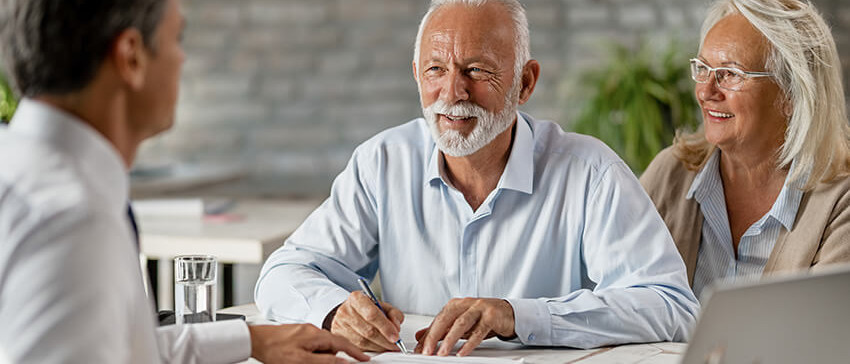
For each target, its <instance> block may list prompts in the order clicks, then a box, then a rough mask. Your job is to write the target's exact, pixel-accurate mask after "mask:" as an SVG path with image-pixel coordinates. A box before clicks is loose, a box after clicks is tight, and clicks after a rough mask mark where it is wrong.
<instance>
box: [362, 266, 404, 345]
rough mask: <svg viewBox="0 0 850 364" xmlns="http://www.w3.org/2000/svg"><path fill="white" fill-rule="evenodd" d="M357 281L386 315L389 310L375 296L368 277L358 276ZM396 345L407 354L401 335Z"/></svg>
mask: <svg viewBox="0 0 850 364" xmlns="http://www.w3.org/2000/svg"><path fill="white" fill-rule="evenodd" d="M357 283H360V288H362V289H363V293H365V294H366V295H367V296H369V298H370V299H371V300H372V302H373V303H374V304H375V306H378V309H379V310H381V312H383V313H384V316H386V315H387V311H384V308H383V307H381V303H380V302H378V297H375V294H374V293H372V289H371V288H369V283H368V282H366V278H363V277H360V278H357ZM395 345H396V346H398V348H399V349H401V353H402V354H407V348H405V347H404V343H403V342H402V341H401V338H400V337H399V338H398V340H397V341H396V342H395Z"/></svg>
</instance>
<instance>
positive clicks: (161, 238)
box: [139, 200, 321, 308]
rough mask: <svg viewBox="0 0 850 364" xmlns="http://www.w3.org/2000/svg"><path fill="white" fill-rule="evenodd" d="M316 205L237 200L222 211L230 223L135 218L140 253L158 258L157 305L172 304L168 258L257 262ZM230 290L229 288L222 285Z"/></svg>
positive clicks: (312, 202)
mask: <svg viewBox="0 0 850 364" xmlns="http://www.w3.org/2000/svg"><path fill="white" fill-rule="evenodd" d="M320 203H321V201H318V200H305V201H292V200H241V201H237V202H236V205H235V206H234V207H233V208H232V209H230V210H229V211H227V214H228V215H230V216H231V217H233V218H235V220H233V221H221V220H220V219H219V220H211V219H209V218H204V219H201V218H175V217H167V218H161V217H150V216H139V230H140V231H139V233H140V243H141V252H142V254H143V255H144V256H146V257H147V258H149V259H158V260H159V265H158V269H157V277H156V279H157V281H158V282H161V284H158V285H157V287H158V288H157V301H158V304H159V307H160V308H168V307H171V305H172V302H173V295H174V291H173V286H174V285H173V283H172V282H173V280H174V278H173V273H172V264H173V263H172V259H173V258H174V256H177V255H182V254H209V255H215V256H216V257H218V260H219V262H221V263H226V264H233V263H248V264H261V263H263V262H264V261H265V259H266V258H267V257H268V255H269V254H271V253H272V252H273V251H274V250H275V249H277V248H278V247H280V246H281V245H282V244H283V241H284V240H285V239H286V237H288V236H289V234H291V233H292V232H293V231H295V229H296V228H298V226H299V225H301V223H302V222H303V221H304V219H306V218H307V216H308V215H309V214H310V213H311V212H312V211H313V210H314V209H315V208H316V207H317V206H318V205H319V204H320ZM225 288H226V289H227V288H230V287H225Z"/></svg>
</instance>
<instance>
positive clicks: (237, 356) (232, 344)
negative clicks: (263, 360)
mask: <svg viewBox="0 0 850 364" xmlns="http://www.w3.org/2000/svg"><path fill="white" fill-rule="evenodd" d="M193 325H197V328H198V330H196V331H195V332H196V333H197V335H198V341H197V344H198V352H199V353H203V354H202V355H203V356H204V357H205V358H206V360H205V361H206V362H210V363H213V362H215V363H237V362H241V361H245V360H248V359H249V358H250V357H251V333H250V331H248V324H247V323H245V321H243V320H222V321H216V322H209V323H203V324H193Z"/></svg>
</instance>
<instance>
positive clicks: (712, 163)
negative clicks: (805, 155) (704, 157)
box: [686, 149, 810, 231]
mask: <svg viewBox="0 0 850 364" xmlns="http://www.w3.org/2000/svg"><path fill="white" fill-rule="evenodd" d="M796 167H797V160H796V159H795V160H794V161H792V162H791V168H789V170H788V176H787V177H785V182H784V184H783V185H782V190H781V191H779V196H777V197H776V201H775V202H774V203H773V205H772V206H771V208H770V211H768V212H767V215H768V216H772V217H773V218H775V219H776V220H777V221H779V223H781V224H782V225H783V226H784V227H785V229H787V230H789V231H790V230H791V229H792V228H793V227H794V220H796V218H797V210H798V209H799V207H800V200H802V198H803V188H802V187H803V185H805V183H806V181H807V180H808V176H809V174H810V172H808V171H807V172H806V173H805V174H804V176H803V178H800V179H799V180H797V181H792V180H791V176H793V175H794V170H795V168H796ZM718 192H719V193H722V192H723V183H722V181H721V179H720V149H715V150H714V153H712V155H711V157H710V158H709V160H708V162H707V163H706V164H705V166H704V167H703V168H702V170H700V171H699V173H697V175H696V177H695V178H694V181H693V183H691V188H690V189H689V190H688V194H687V196H686V198H688V199H692V198H695V199H696V200H697V201H698V202H699V203H703V201H706V200H707V198H708V196H709V195H710V194H712V193H718Z"/></svg>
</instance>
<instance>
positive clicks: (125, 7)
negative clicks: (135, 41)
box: [0, 0, 166, 97]
mask: <svg viewBox="0 0 850 364" xmlns="http://www.w3.org/2000/svg"><path fill="white" fill-rule="evenodd" d="M165 3H166V0H0V47H2V51H0V54H2V56H3V62H2V63H3V64H4V66H5V67H6V70H7V74H8V75H9V76H10V78H11V81H12V83H13V84H14V86H15V87H16V88H17V89H18V91H19V92H20V93H21V95H23V96H28V97H32V96H37V95H42V94H54V95H61V94H67V93H69V92H74V91H78V90H80V89H82V88H83V87H85V86H86V85H87V84H88V83H89V82H91V80H92V79H93V78H94V76H95V74H96V73H97V70H98V68H99V67H100V66H101V64H102V63H103V61H104V59H105V58H106V55H107V53H108V52H109V49H110V47H111V46H112V42H113V41H114V40H115V37H117V36H118V35H119V34H120V33H121V32H123V31H125V30H126V29H129V28H135V29H138V30H139V32H140V33H141V34H142V38H143V40H144V43H145V45H146V46H147V47H148V48H149V49H151V50H155V49H154V47H153V36H154V32H155V30H156V28H157V25H158V24H159V23H160V20H161V19H162V16H163V13H164V9H165Z"/></svg>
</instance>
